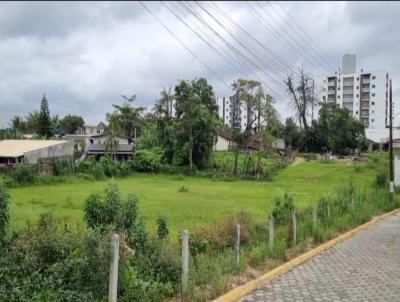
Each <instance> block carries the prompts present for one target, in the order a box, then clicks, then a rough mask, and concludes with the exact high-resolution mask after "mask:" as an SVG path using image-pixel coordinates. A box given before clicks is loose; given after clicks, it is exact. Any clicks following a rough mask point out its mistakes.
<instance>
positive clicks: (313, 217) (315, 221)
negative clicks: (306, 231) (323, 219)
mask: <svg viewBox="0 0 400 302" xmlns="http://www.w3.org/2000/svg"><path fill="white" fill-rule="evenodd" d="M317 211H318V208H317V207H316V206H315V207H314V208H313V212H312V220H313V229H314V232H315V231H316V230H317Z"/></svg>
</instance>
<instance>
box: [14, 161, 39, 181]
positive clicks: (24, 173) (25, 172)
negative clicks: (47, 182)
mask: <svg viewBox="0 0 400 302" xmlns="http://www.w3.org/2000/svg"><path fill="white" fill-rule="evenodd" d="M12 178H13V179H14V181H15V183H17V184H23V185H31V184H33V183H35V181H36V178H37V170H36V167H34V166H32V165H30V164H27V163H21V164H17V165H16V167H15V169H14V171H13V173H12Z"/></svg>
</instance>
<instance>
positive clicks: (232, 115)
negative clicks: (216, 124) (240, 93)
mask: <svg viewBox="0 0 400 302" xmlns="http://www.w3.org/2000/svg"><path fill="white" fill-rule="evenodd" d="M217 104H218V115H219V117H220V118H221V119H222V120H223V122H224V125H227V126H229V127H231V128H237V129H239V128H240V130H241V131H244V130H245V129H246V127H247V124H248V123H249V122H250V121H253V120H254V123H253V127H263V126H265V121H264V119H263V118H262V117H261V115H260V114H259V113H258V112H257V111H254V110H248V108H247V106H246V104H244V102H238V101H236V96H235V95H232V96H228V97H218V98H217Z"/></svg>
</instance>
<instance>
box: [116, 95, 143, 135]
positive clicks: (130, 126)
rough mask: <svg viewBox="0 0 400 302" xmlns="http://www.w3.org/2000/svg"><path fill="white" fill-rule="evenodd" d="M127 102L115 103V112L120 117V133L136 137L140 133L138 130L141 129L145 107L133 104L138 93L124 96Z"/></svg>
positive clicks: (118, 119)
mask: <svg viewBox="0 0 400 302" xmlns="http://www.w3.org/2000/svg"><path fill="white" fill-rule="evenodd" d="M122 97H123V98H124V99H125V102H124V103H123V104H122V105H115V104H113V107H114V108H115V111H114V114H115V115H116V116H117V117H118V118H117V119H116V121H118V123H119V130H118V133H116V134H120V135H125V136H127V137H135V138H136V136H137V135H138V134H140V133H137V130H139V132H140V129H141V119H142V114H143V112H144V110H145V108H144V107H133V106H132V104H133V102H134V101H135V100H136V95H133V96H131V97H126V96H124V95H123V96H122Z"/></svg>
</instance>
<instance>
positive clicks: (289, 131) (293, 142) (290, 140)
mask: <svg viewBox="0 0 400 302" xmlns="http://www.w3.org/2000/svg"><path fill="white" fill-rule="evenodd" d="M299 135H300V132H299V127H298V126H297V125H296V123H295V121H294V120H293V118H291V117H289V118H287V119H286V122H285V128H284V134H283V139H284V141H285V145H286V146H287V147H290V148H298V147H299Z"/></svg>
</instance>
